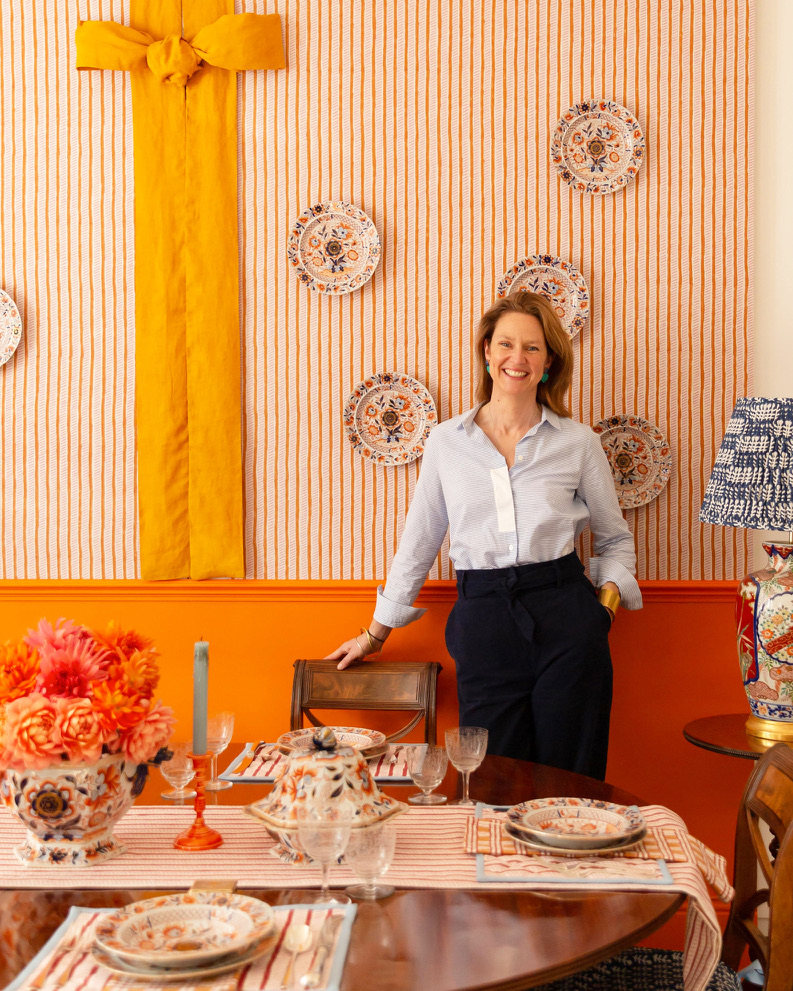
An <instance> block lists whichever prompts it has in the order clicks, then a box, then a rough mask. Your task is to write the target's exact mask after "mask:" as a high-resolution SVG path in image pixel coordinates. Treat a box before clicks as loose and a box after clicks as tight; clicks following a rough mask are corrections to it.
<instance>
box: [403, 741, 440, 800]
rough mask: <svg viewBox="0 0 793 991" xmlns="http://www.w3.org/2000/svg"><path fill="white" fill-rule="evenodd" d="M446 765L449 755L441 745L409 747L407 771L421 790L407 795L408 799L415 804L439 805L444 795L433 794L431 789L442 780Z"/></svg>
mask: <svg viewBox="0 0 793 991" xmlns="http://www.w3.org/2000/svg"><path fill="white" fill-rule="evenodd" d="M448 766H449V757H448V754H447V753H446V751H445V750H444V749H443V747H435V746H433V745H432V744H428V745H427V746H426V747H422V746H416V747H411V749H410V750H409V751H408V771H409V772H410V776H411V778H413V780H414V781H415V782H416V784H417V785H418V786H419V788H421V791H420V792H419V793H418V794H417V795H408V801H409V802H415V804H416V805H440V804H441V803H442V802H445V801H446V796H445V795H433V794H432V790H433V789H434V788H437V787H438V785H439V784H440V783H441V781H443V778H444V776H445V774H446V769H447V768H448Z"/></svg>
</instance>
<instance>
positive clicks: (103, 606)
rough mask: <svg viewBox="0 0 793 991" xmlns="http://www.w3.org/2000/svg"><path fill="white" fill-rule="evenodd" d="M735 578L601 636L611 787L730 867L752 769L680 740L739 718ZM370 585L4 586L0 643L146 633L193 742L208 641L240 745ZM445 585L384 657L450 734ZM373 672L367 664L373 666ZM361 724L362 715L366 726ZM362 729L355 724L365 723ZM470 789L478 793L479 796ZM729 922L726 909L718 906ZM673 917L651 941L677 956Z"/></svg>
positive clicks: (676, 593)
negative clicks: (76, 629)
mask: <svg viewBox="0 0 793 991" xmlns="http://www.w3.org/2000/svg"><path fill="white" fill-rule="evenodd" d="M736 584H737V583H732V582H644V583H642V591H643V593H644V602H645V606H644V609H643V610H642V611H640V612H633V613H629V612H627V611H625V610H621V611H620V613H619V615H618V617H617V621H616V623H615V626H614V629H613V631H612V635H611V643H612V654H613V658H614V675H615V677H614V683H615V691H614V707H613V712H612V733H611V749H610V755H609V765H608V780H609V781H610V782H612V783H613V784H615V785H619V786H621V787H623V788H626V789H628V790H630V791H634V792H635V793H636V794H638V795H640V796H641V797H642V798H645V799H646V800H647V801H648V802H654V803H659V804H662V805H668V806H669V807H670V808H673V809H675V810H676V811H677V812H679V813H680V814H681V815H682V816H683V818H684V819H685V821H686V823H687V824H688V827H689V829H690V830H691V831H692V832H693V833H695V834H696V835H697V836H699V837H700V838H701V839H702V840H703V841H704V842H705V843H707V844H708V845H709V846H711V847H712V848H713V849H714V850H717V851H718V852H720V853H722V854H724V855H725V856H726V857H727V859H728V861H729V864H730V870H731V869H732V850H733V834H734V828H735V816H736V812H737V808H738V803H739V801H740V797H741V794H742V790H743V786H744V783H745V781H746V779H747V777H748V774H749V771H750V764H749V761H745V760H740V759H738V758H733V757H725V756H721V755H719V754H715V753H711V752H709V751H705V750H701V749H699V748H697V747H694V746H692V745H691V744H689V743H687V742H686V741H685V740H684V738H683V732H682V731H683V726H684V725H685V724H686V723H687V722H689V721H690V720H692V719H696V718H699V717H700V716H708V715H715V714H718V713H726V712H741V711H743V709H744V708H745V697H744V694H743V688H742V686H741V683H740V677H739V673H738V662H737V657H736V650H735V636H734V620H733V597H734V595H735V587H736ZM375 586H376V583H375V582H302V581H262V582H256V581H206V582H186V581H180V582H138V581H129V582H123V581H110V582H103V581H61V582H53V581H22V582H13V581H0V640H7V639H13V638H16V637H20V636H22V635H23V634H24V633H25V631H26V630H27V629H28V627H31V626H34V625H35V624H36V623H37V622H38V620H39V619H40V618H41V617H42V616H44V617H47V618H48V619H51V620H55V619H57V618H58V617H59V616H65V617H68V618H73V619H75V620H76V621H78V622H81V623H84V624H86V625H88V626H94V625H95V626H102V625H103V624H105V623H107V622H108V621H109V620H111V619H115V620H117V621H118V622H120V623H121V624H123V625H129V626H133V627H135V628H136V629H139V630H140V631H141V632H144V633H146V634H148V635H150V636H152V637H154V639H155V642H156V644H157V646H158V648H159V650H160V652H161V655H162V665H161V666H162V680H161V683H160V689H159V693H158V694H159V695H160V696H161V697H162V698H163V700H164V701H165V702H166V703H167V704H169V705H171V706H173V708H174V710H175V712H176V715H177V717H178V719H179V722H178V725H177V734H178V735H179V736H182V737H185V738H189V737H190V720H191V695H192V660H193V643H194V641H196V640H199V639H205V640H208V641H209V643H210V648H209V657H210V708H212V709H216V710H220V709H232V710H234V712H235V713H236V729H235V736H236V738H237V739H242V738H245V739H249V740H256V739H265V738H269V739H272V738H274V737H275V736H277V735H278V734H279V733H281V732H283V731H284V730H286V729H288V719H289V701H290V694H291V682H292V661H293V660H294V659H295V658H297V657H321V656H323V655H324V654H326V653H328V652H329V651H330V650H332V649H333V648H334V647H335V646H336V645H337V644H338V643H339V642H341V640H343V639H346V638H347V637H349V636H352V635H354V634H355V633H357V632H358V630H359V628H360V626H361V625H362V624H368V622H369V619H370V617H371V611H372V606H373V603H374V590H375ZM454 596H455V592H454V584H453V583H452V582H428V583H427V585H426V586H425V588H424V591H423V592H422V594H421V596H420V598H419V600H418V603H417V604H418V605H421V606H424V607H426V608H427V610H428V611H427V614H426V616H424V617H423V619H422V620H421V621H419V622H418V623H414V624H412V625H411V626H409V627H407V628H405V629H404V630H397V631H396V632H395V633H394V634H393V636H392V638H391V639H390V640H389V642H388V647H387V651H388V656H389V657H390V658H394V659H398V658H400V657H401V658H405V659H410V658H415V659H420V660H439V661H440V662H441V663H442V664H443V672H442V674H441V679H440V683H439V713H438V722H439V731H440V732H441V733H442V731H443V729H444V728H445V727H447V726H452V725H455V724H456V721H457V700H456V692H455V680H454V664H453V662H452V660H451V658H450V657H449V656H448V654H447V653H446V648H445V645H444V636H443V631H444V624H445V622H446V617H447V616H448V614H449V611H450V609H451V607H452V604H453V602H454ZM371 663H376V661H375V662H371ZM363 718H365V717H363ZM364 725H365V723H364ZM475 790H476V789H475V788H474V792H475ZM716 904H717V908H718V910H719V912H720V914H721V918H722V922H724V921H725V919H726V916H725V915H724V913H725V912H726V908H725V907H724V906H721V905H720V903H716ZM682 937H683V929H682V921H681V920H673V921H672V922H671V923H669V925H668V926H667V927H666V929H665V930H662V931H661V932H660V933H656V934H654V935H653V937H652V938H651V940H650V941H649V942H651V943H652V945H668V946H676V947H680V946H682Z"/></svg>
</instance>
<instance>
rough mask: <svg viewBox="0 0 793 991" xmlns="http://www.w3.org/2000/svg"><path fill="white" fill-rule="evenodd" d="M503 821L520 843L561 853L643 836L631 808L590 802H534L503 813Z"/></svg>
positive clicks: (641, 820) (641, 824)
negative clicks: (528, 841) (504, 817)
mask: <svg viewBox="0 0 793 991" xmlns="http://www.w3.org/2000/svg"><path fill="white" fill-rule="evenodd" d="M507 821H508V822H509V824H510V825H511V826H512V827H513V829H515V830H517V832H518V834H519V835H520V837H521V838H522V839H528V840H531V841H532V842H533V843H539V844H540V845H542V846H543V847H559V848H560V849H563V850H590V851H591V850H602V849H607V848H608V847H612V846H615V845H620V844H623V843H625V842H626V841H627V840H629V839H636V837H637V836H638V835H639V833H641V832H642V830H644V831H645V832H646V824H645V822H644V817H643V816H642V814H641V812H639V810H638V808H637V807H636V806H635V805H632V806H629V805H614V804H613V803H611V802H601V801H599V800H597V799H593V798H538V799H534V800H533V801H531V802H521V804H520V805H513V806H512V808H511V809H508V810H507Z"/></svg>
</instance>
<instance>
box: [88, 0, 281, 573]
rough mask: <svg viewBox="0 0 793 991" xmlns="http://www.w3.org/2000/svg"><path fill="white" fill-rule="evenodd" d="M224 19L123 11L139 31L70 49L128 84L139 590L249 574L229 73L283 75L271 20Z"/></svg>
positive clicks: (186, 8)
mask: <svg viewBox="0 0 793 991" xmlns="http://www.w3.org/2000/svg"><path fill="white" fill-rule="evenodd" d="M229 9H232V10H233V0H180V2H178V3H177V2H169V3H164V2H163V0H131V3H130V20H131V21H132V23H133V24H136V25H138V26H139V27H145V28H146V29H147V30H145V31H144V30H139V29H137V28H132V27H128V26H126V25H122V24H117V23H114V22H113V21H84V22H83V23H81V24H80V25H79V27H78V28H77V31H76V34H75V40H76V45H77V68H78V69H115V70H123V71H128V72H129V73H130V78H131V84H132V86H131V88H132V109H133V114H132V116H133V136H134V145H135V326H136V335H135V392H136V398H135V421H136V440H137V468H138V507H139V514H140V563H141V574H142V577H143V578H146V579H163V578H181V577H185V576H188V575H189V576H190V577H191V578H197V579H198V578H213V577H228V578H241V577H244V574H245V568H244V559H243V504H242V438H241V421H242V412H241V398H240V339H239V311H238V299H239V291H238V275H239V273H238V267H239V262H238V255H237V238H238V231H237V155H236V149H237V140H236V126H237V112H236V89H237V87H236V81H235V79H234V76H233V74H232V73H233V72H235V71H238V70H245V69H278V68H282V67H283V66H284V64H285V61H284V53H283V47H282V43H281V21H280V18H279V17H278V15H277V14H236V15H235V14H230V13H227V11H228V10H229ZM183 35H184V36H183ZM191 39H192V40H191ZM225 70H228V71H225ZM199 221H200V222H199Z"/></svg>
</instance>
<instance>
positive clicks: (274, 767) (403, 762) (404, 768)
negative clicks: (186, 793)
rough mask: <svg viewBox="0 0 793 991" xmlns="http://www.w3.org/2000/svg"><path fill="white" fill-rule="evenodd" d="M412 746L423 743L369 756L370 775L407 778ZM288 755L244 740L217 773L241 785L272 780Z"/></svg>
mask: <svg viewBox="0 0 793 991" xmlns="http://www.w3.org/2000/svg"><path fill="white" fill-rule="evenodd" d="M414 746H418V747H421V746H424V744H421V743H418V744H403V743H396V744H394V743H392V744H390V745H389V747H388V749H387V750H386V751H385V753H382V754H380V756H379V757H373V758H372V759H371V760H370V761H369V768H370V769H371V772H372V775H373V777H374V779H375V781H377V782H378V783H380V784H385V783H386V782H389V781H390V782H392V783H399V782H400V781H402V782H409V781H410V780H411V777H410V772H409V771H408V761H407V758H408V752H409V751H410V749H411V748H412V747H414ZM287 760H288V758H287V757H286V756H285V755H284V754H283V753H281V751H280V750H279V749H278V746H277V745H276V744H275V743H266V742H265V741H263V740H261V741H259V742H258V743H246V744H245V749H244V750H243V751H242V752H241V753H239V754H237V756H236V757H235V758H234V760H233V761H232V762H231V763H230V764H229V766H228V767H227V768H226V770H225V771H224V772H223V773H222V774H220V775H218V777H220V778H222V779H223V780H224V781H232V782H234V781H239V782H241V783H245V784H255V783H256V782H257V781H259V782H264V783H267V782H268V781H274V780H275V779H276V778H277V777H278V776H279V775H280V774H281V773H282V771H283V768H284V767H285V765H286V762H287Z"/></svg>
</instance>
